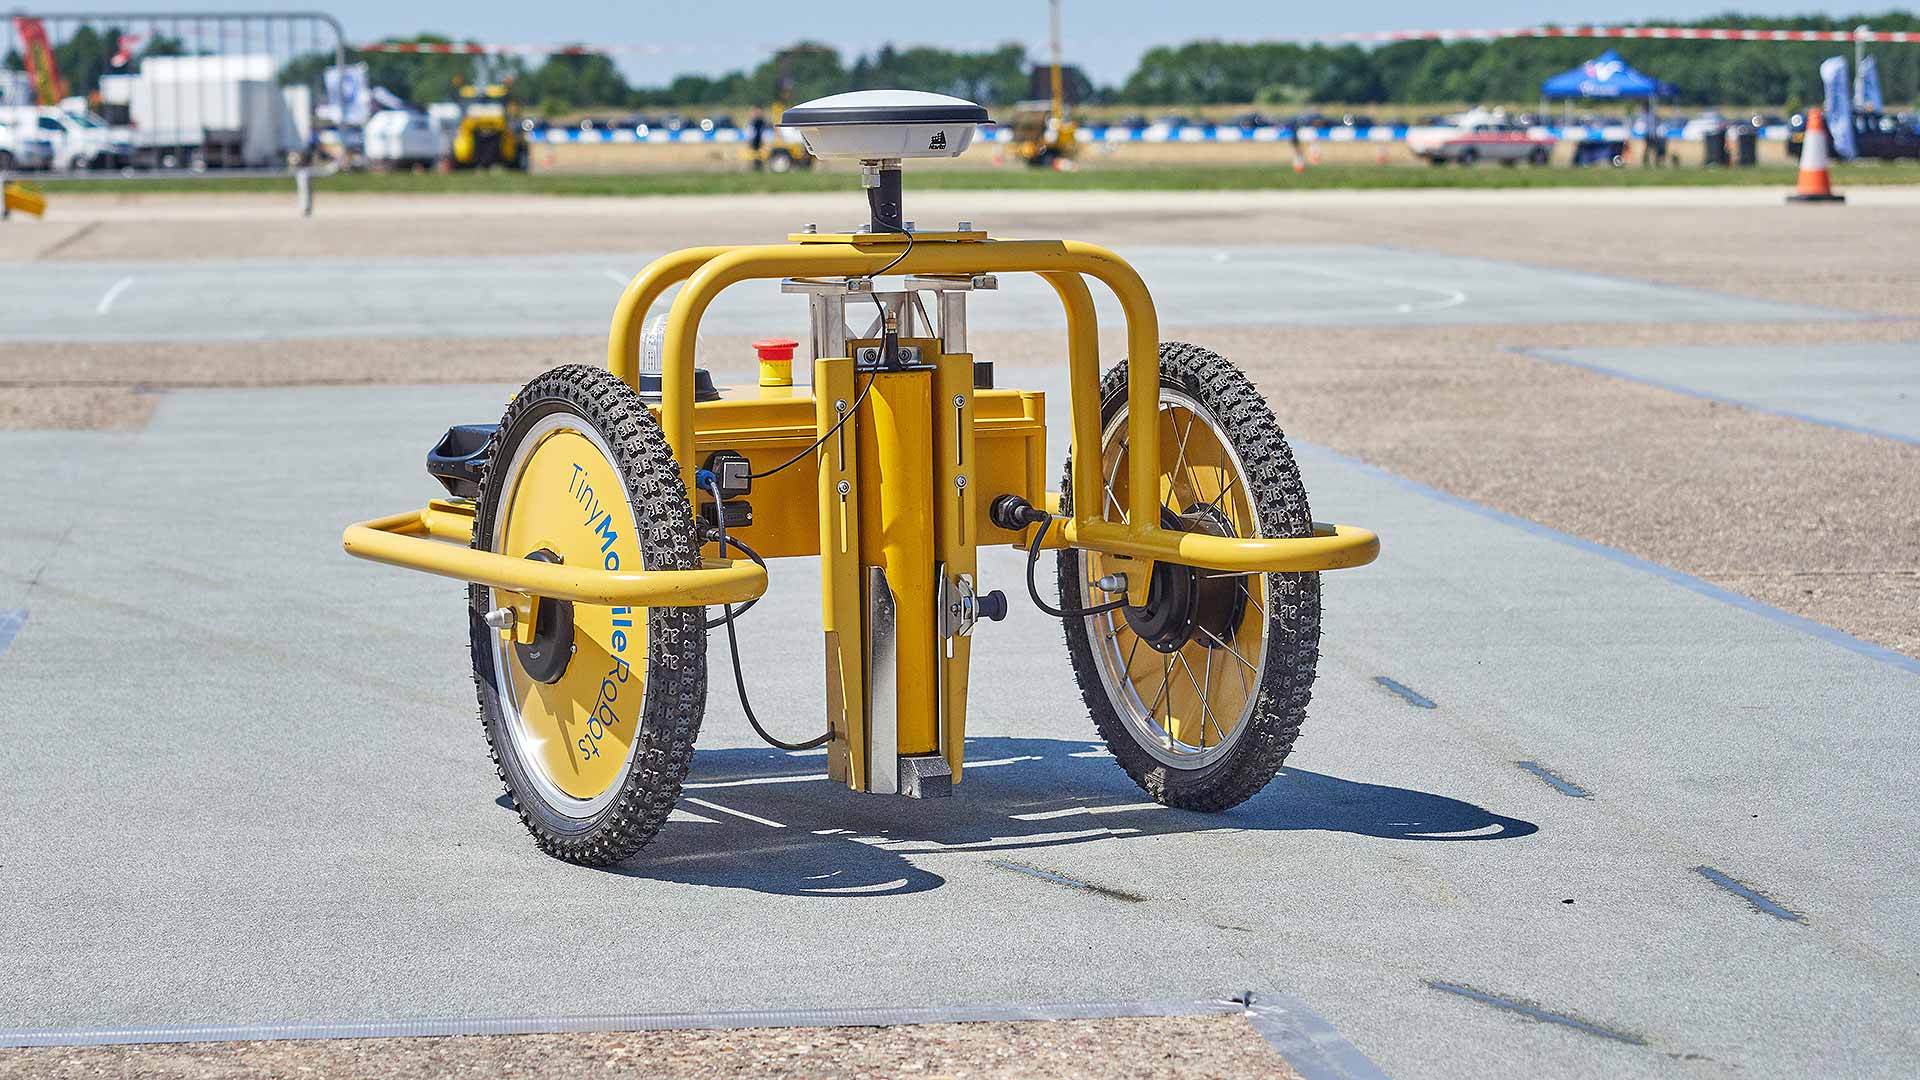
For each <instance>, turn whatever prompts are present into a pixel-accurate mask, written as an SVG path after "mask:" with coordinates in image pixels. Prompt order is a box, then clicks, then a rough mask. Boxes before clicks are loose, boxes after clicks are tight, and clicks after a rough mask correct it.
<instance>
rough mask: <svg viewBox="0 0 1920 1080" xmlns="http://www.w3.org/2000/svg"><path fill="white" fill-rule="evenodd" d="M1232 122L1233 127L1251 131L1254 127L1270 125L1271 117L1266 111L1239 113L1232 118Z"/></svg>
mask: <svg viewBox="0 0 1920 1080" xmlns="http://www.w3.org/2000/svg"><path fill="white" fill-rule="evenodd" d="M1233 123H1234V126H1235V127H1238V128H1240V129H1241V130H1242V131H1252V130H1253V129H1254V128H1263V127H1272V126H1273V117H1271V116H1268V115H1267V114H1266V113H1258V112H1249V113H1241V114H1240V115H1239V116H1236V117H1234V118H1233Z"/></svg>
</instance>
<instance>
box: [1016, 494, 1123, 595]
mask: <svg viewBox="0 0 1920 1080" xmlns="http://www.w3.org/2000/svg"><path fill="white" fill-rule="evenodd" d="M1051 524H1053V516H1052V515H1051V514H1049V515H1047V516H1046V517H1043V518H1041V519H1040V528H1038V529H1036V530H1034V534H1033V543H1031V544H1029V545H1027V595H1028V596H1031V597H1033V603H1034V606H1036V607H1038V608H1039V609H1040V610H1041V611H1044V612H1046V613H1047V614H1049V615H1051V616H1053V617H1054V618H1056V619H1080V618H1085V617H1087V616H1089V615H1104V614H1106V613H1107V612H1109V611H1113V610H1114V609H1116V608H1122V607H1125V606H1126V604H1127V598H1126V597H1124V596H1122V597H1121V598H1120V599H1118V600H1109V601H1107V602H1106V603H1104V604H1095V605H1094V606H1092V607H1090V608H1078V609H1075V610H1070V611H1063V610H1061V609H1060V608H1057V607H1054V606H1053V605H1052V604H1049V603H1047V602H1046V601H1045V600H1042V599H1040V587H1039V586H1038V585H1036V584H1034V580H1033V568H1034V566H1035V564H1037V563H1038V562H1039V561H1040V544H1041V542H1042V541H1043V540H1045V539H1046V536H1047V526H1049V525H1051ZM1063 599H1064V598H1063Z"/></svg>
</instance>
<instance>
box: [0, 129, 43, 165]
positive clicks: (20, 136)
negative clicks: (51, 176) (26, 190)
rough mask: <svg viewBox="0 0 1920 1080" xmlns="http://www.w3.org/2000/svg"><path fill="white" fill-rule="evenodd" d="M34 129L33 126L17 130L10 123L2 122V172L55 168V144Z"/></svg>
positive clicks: (0, 152)
mask: <svg viewBox="0 0 1920 1080" xmlns="http://www.w3.org/2000/svg"><path fill="white" fill-rule="evenodd" d="M32 131H33V129H32V128H28V129H26V130H24V131H16V130H15V129H14V128H13V127H11V126H10V125H7V124H0V172H15V171H20V172H29V171H31V172H38V171H39V170H42V169H51V168H53V144H52V143H50V142H48V141H47V140H45V139H42V138H40V137H39V136H37V135H34V134H32Z"/></svg>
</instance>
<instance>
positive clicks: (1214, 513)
mask: <svg viewBox="0 0 1920 1080" xmlns="http://www.w3.org/2000/svg"><path fill="white" fill-rule="evenodd" d="M1160 527H1161V528H1163V529H1171V530H1177V531H1180V532H1199V533H1209V534H1211V535H1213V536H1232V535H1234V533H1233V523H1232V522H1231V521H1229V520H1228V519H1227V515H1226V514H1225V513H1223V512H1221V510H1220V508H1219V507H1217V506H1214V505H1212V504H1211V503H1195V504H1194V505H1192V506H1190V507H1188V508H1187V511H1186V513H1184V514H1175V513H1174V512H1173V511H1172V510H1171V509H1169V508H1167V507H1164V506H1163V507H1161V508H1160ZM1238 578H1239V575H1237V574H1222V573H1218V572H1215V571H1212V570H1202V569H1200V568H1198V567H1194V566H1181V565H1179V564H1177V563H1169V562H1157V563H1155V564H1154V566H1153V579H1152V582H1151V584H1150V585H1149V587H1148V591H1147V602H1146V603H1145V604H1144V605H1142V606H1140V607H1134V606H1132V605H1131V604H1129V605H1128V606H1126V607H1124V608H1122V609H1121V614H1122V615H1124V616H1126V620H1127V627H1128V628H1129V629H1131V630H1132V631H1133V632H1134V633H1136V634H1138V635H1140V640H1142V641H1144V642H1146V643H1147V645H1148V646H1149V647H1151V648H1153V649H1154V650H1155V651H1157V652H1163V653H1171V652H1179V651H1180V649H1181V648H1183V647H1184V646H1185V645H1186V644H1187V642H1189V641H1192V640H1193V639H1194V638H1196V637H1197V638H1199V639H1200V642H1201V644H1203V645H1205V646H1206V647H1207V648H1209V649H1222V648H1226V647H1227V643H1228V642H1230V641H1232V640H1233V635H1234V630H1235V628H1237V627H1238V626H1239V625H1240V619H1241V616H1243V615H1245V614H1246V610H1247V594H1246V590H1244V589H1242V588H1240V586H1239V581H1238Z"/></svg>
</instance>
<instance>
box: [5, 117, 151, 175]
mask: <svg viewBox="0 0 1920 1080" xmlns="http://www.w3.org/2000/svg"><path fill="white" fill-rule="evenodd" d="M0 122H4V123H6V124H8V125H10V126H11V127H13V128H15V129H16V130H17V131H19V132H32V133H33V136H34V137H35V138H40V139H45V140H46V141H47V142H49V143H52V144H53V167H54V168H56V169H63V170H74V169H107V168H117V167H119V166H122V165H125V164H126V163H127V159H128V158H129V157H131V156H132V148H131V147H130V146H128V145H127V144H126V142H125V141H123V140H120V139H116V138H115V137H114V135H113V132H112V131H110V130H109V129H108V128H107V125H106V124H105V123H104V122H103V121H101V120H99V119H97V118H96V117H93V116H75V115H73V114H72V113H69V112H66V111H65V110H63V109H57V108H54V107H52V106H36V105H21V106H13V107H10V108H4V109H0Z"/></svg>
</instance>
